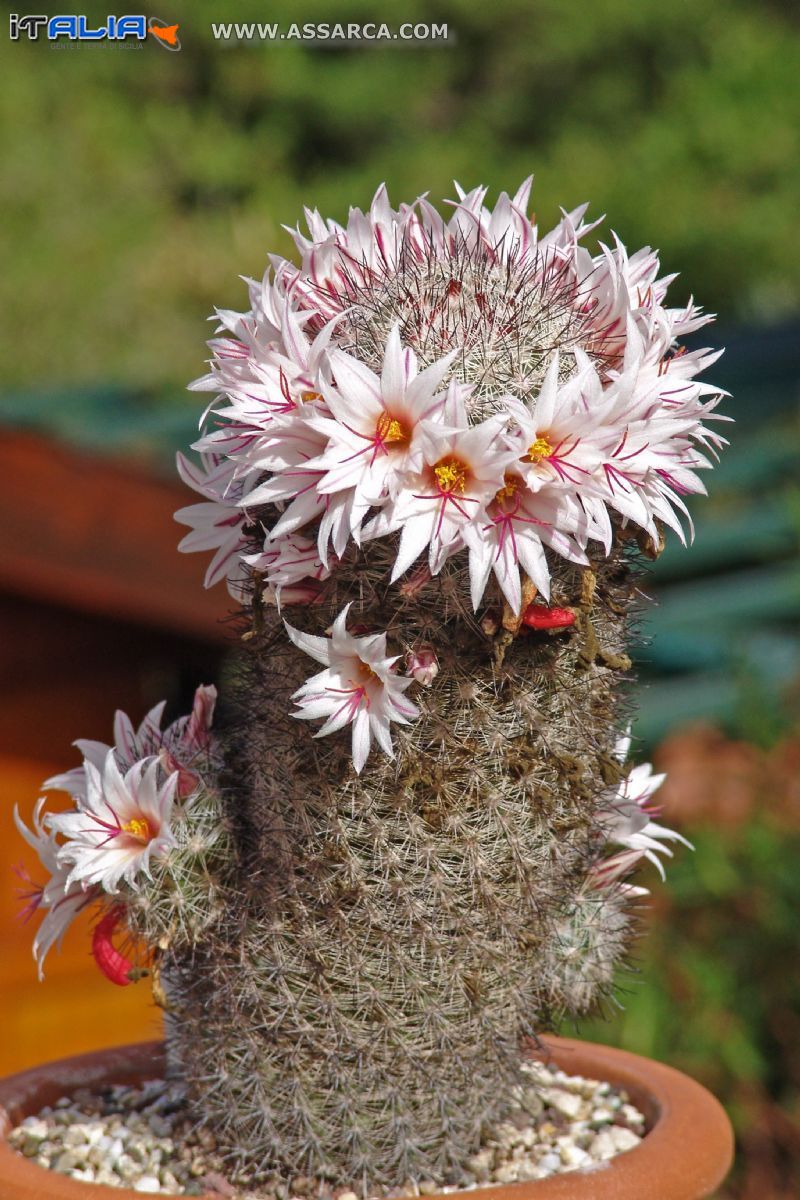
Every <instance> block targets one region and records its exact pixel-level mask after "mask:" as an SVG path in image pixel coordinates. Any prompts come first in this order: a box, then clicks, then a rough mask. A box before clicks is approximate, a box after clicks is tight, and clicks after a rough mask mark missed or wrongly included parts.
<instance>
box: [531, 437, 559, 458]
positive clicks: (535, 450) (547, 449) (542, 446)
mask: <svg viewBox="0 0 800 1200" xmlns="http://www.w3.org/2000/svg"><path fill="white" fill-rule="evenodd" d="M552 453H553V447H552V445H551V444H550V442H549V441H548V440H547V438H546V437H543V436H541V435H540V436H539V437H537V439H536V441H535V442H532V443H531V445H530V446H528V453H527V454H526V455H525V457H526V458H527V460H528V462H532V463H538V462H541V461H542V459H543V458H549V457H550V455H551V454H552Z"/></svg>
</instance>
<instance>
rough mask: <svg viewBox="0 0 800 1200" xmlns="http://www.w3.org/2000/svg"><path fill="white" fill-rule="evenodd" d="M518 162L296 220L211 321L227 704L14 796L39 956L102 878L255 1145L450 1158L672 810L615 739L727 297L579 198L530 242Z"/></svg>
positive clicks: (373, 1158)
mask: <svg viewBox="0 0 800 1200" xmlns="http://www.w3.org/2000/svg"><path fill="white" fill-rule="evenodd" d="M529 188H530V184H529V182H528V183H525V184H524V185H523V186H522V187H521V188H520V190H519V191H518V192H517V194H516V195H515V196H514V197H513V198H510V197H509V196H507V195H505V194H504V195H502V196H501V197H500V199H499V201H498V202H497V204H496V206H495V208H494V210H493V211H489V210H488V209H487V208H486V207H484V198H485V191H484V189H477V190H475V191H473V192H470V193H469V194H464V193H463V192H461V191H460V190H459V192H458V199H457V201H456V202H455V203H454V205H453V212H452V215H451V216H450V218H449V219H448V220H445V219H444V218H443V217H442V216H440V215H439V213H438V212H437V211H436V210H435V209H434V208H433V207H432V206H431V205H430V204H429V203H428V201H427V199H425V198H424V197H423V198H421V199H419V200H417V201H416V202H415V203H414V204H413V205H410V206H405V205H404V206H402V207H401V208H400V209H399V210H398V211H395V210H394V209H392V208H391V207H390V204H389V201H388V198H387V195H386V192H385V190H384V189H382V188H381V189H379V191H378V192H377V194H376V196H375V199H374V201H373V203H372V206H371V208H370V210H369V212H368V213H366V214H365V213H362V212H360V211H359V210H357V209H356V210H352V211H351V213H350V216H349V219H348V222H347V224H346V225H345V226H340V225H337V224H335V223H334V222H330V221H329V222H325V221H323V220H322V218H321V217H320V216H319V214H318V213H316V212H307V213H306V219H307V223H308V236H304V235H302V234H300V233H299V232H298V233H297V234H296V235H295V239H296V243H297V247H298V251H299V257H300V266H297V265H293V264H291V263H290V262H288V261H286V260H284V259H280V258H273V260H272V267H271V269H270V271H269V272H268V273H267V275H266V277H265V278H264V279H263V280H262V281H261V282H252V283H251V284H250V303H251V307H250V311H249V312H247V313H245V314H238V313H232V312H220V313H219V314H218V316H219V320H220V324H221V329H220V333H219V336H218V337H216V338H215V339H214V340H213V341H212V342H211V348H212V351H213V360H212V365H211V371H210V373H209V374H208V375H206V376H205V377H204V378H202V379H201V380H199V381H198V382H197V383H196V384H195V385H194V387H195V388H196V389H199V390H208V391H210V392H212V393H213V394H214V396H215V399H214V400H213V401H212V404H211V408H210V411H209V416H208V420H207V424H206V429H205V432H204V433H203V436H202V437H201V439H200V441H199V442H198V443H197V444H196V446H195V447H194V449H196V450H197V451H199V453H200V455H201V461H200V464H199V465H198V464H197V463H196V462H191V461H188V460H186V459H183V458H181V459H180V462H179V469H180V471H181V475H182V477H183V478H184V479H185V480H186V482H187V483H189V485H190V486H191V487H193V488H194V489H196V490H197V491H199V492H200V493H201V494H202V495H203V496H204V502H203V503H201V504H196V505H193V506H191V507H189V508H186V509H183V510H181V512H180V513H178V514H177V516H178V519H179V520H180V521H182V522H184V523H185V524H188V525H189V526H191V532H190V533H189V534H188V535H187V536H186V537H185V538H184V541H183V542H182V543H181V549H183V550H187V551H190V550H213V551H214V557H213V561H212V563H211V565H210V567H209V570H208V574H207V578H206V583H207V585H208V586H211V585H213V584H214V583H216V582H217V581H219V580H222V579H225V580H227V584H228V587H229V590H230V592H231V594H232V596H233V597H234V598H235V599H236V602H237V605H238V606H239V607H240V609H241V629H240V630H239V632H240V634H241V638H240V641H239V648H238V650H237V651H236V653H235V654H234V655H233V658H232V662H231V665H230V667H229V670H228V672H227V675H226V679H225V685H224V691H223V695H222V697H221V703H220V705H219V709H220V711H219V714H218V716H217V717H216V718H215V719H214V722H213V731H212V710H213V701H214V693H213V689H209V688H201V689H200V690H199V691H198V694H197V700H196V703H195V709H194V712H193V714H192V716H191V717H190V718H184V719H183V721H179V722H176V723H175V724H173V725H171V726H169V727H168V728H167V729H166V730H165V731H162V730H161V722H160V716H161V714H160V712H154V713H153V714H150V715H149V716H148V718H147V719H146V720H145V722H144V724H143V725H142V726H141V727H140V729H139V730H138V731H134V729H133V727H132V726H131V724H130V722H129V721H128V720H127V718H125V717H123V716H121V715H120V716H118V720H117V726H116V729H115V744H114V745H113V746H111V747H107V746H100V745H99V744H97V743H81V744H79V745H80V747H81V749H82V750H83V752H84V756H85V763H84V766H83V767H82V768H78V769H77V770H75V771H72V772H70V773H69V774H67V775H65V776H60V777H58V778H56V779H53V780H50V781H48V784H47V785H46V786H51V787H61V788H65V789H66V790H67V791H69V792H70V793H71V795H72V796H73V798H74V804H75V807H74V810H73V812H72V813H70V814H67V815H61V816H55V815H50V816H47V815H44V816H43V815H42V814H41V812H40V813H38V814H37V818H36V824H35V828H34V831H33V832H31V831H29V830H27V829H26V828H25V827H24V826H21V827H22V829H23V832H24V833H25V835H26V836H27V837H28V839H29V840H30V841H31V842H32V843H33V844H35V845H36V846H37V848H38V849H39V851H40V853H41V856H42V859H43V861H44V862H45V864H46V866H47V867H48V869H49V871H50V872H51V878H50V880H49V882H48V883H47V884H46V885H45V886H44V888H43V889H39V890H35V891H34V894H33V895H32V904H33V905H41V906H43V907H45V908H46V909H47V913H46V916H45V920H44V923H43V925H42V927H41V929H40V932H39V935H38V939H37V945H36V950H37V954H38V957H39V959H40V961H41V959H42V957H43V955H44V953H45V952H46V950H47V948H48V947H49V945H50V944H52V942H53V941H54V940H56V939H57V938H59V937H60V935H61V934H62V933H63V930H64V928H65V927H66V924H67V923H68V921H69V919H70V918H71V916H72V914H73V913H74V911H75V910H76V909H78V908H80V907H81V906H83V905H85V904H89V903H91V904H95V905H97V906H98V908H99V911H100V918H101V919H100V921H99V923H98V925H97V927H96V930H95V947H94V948H95V955H96V957H97V959H98V963H99V964H100V965H101V967H103V969H104V970H105V971H106V973H107V974H109V976H110V977H112V978H114V979H115V981H116V982H117V983H127V982H129V981H130V979H131V978H135V977H137V976H140V975H142V974H144V973H147V972H149V973H151V974H152V975H153V977H154V981H155V984H156V988H155V991H156V996H157V998H158V999H159V1001H160V1002H161V1003H162V1004H163V1005H164V1007H165V1009H166V1011H167V1014H168V1019H167V1032H168V1044H169V1050H170V1054H171V1061H172V1063H173V1066H174V1068H175V1069H176V1070H178V1071H180V1072H181V1073H182V1074H183V1076H184V1078H185V1080H186V1083H187V1086H188V1090H189V1094H190V1097H191V1101H192V1104H193V1106H194V1111H195V1113H196V1114H197V1117H198V1118H199V1119H200V1120H201V1121H203V1122H206V1123H208V1124H210V1125H211V1126H212V1127H213V1129H214V1131H215V1134H216V1136H217V1139H218V1141H219V1142H220V1143H221V1144H222V1146H223V1147H224V1148H225V1150H226V1151H227V1152H228V1154H229V1156H230V1157H231V1158H232V1159H235V1160H238V1161H239V1162H240V1163H241V1164H242V1165H243V1166H244V1167H245V1168H246V1169H247V1170H249V1171H250V1172H251V1173H252V1174H253V1175H258V1173H259V1172H262V1171H265V1170H267V1169H270V1168H273V1167H276V1166H280V1167H284V1168H287V1169H288V1170H290V1171H291V1172H292V1173H294V1174H297V1173H304V1174H312V1175H313V1174H317V1175H321V1176H324V1177H326V1178H333V1179H338V1180H340V1181H349V1182H353V1181H358V1182H363V1185H364V1187H366V1188H369V1187H374V1186H376V1185H391V1184H397V1183H400V1182H403V1181H405V1180H407V1179H414V1178H416V1179H419V1178H422V1177H427V1178H432V1179H435V1180H438V1181H447V1182H458V1180H459V1177H460V1176H459V1169H460V1164H463V1162H464V1160H465V1158H466V1157H467V1156H468V1155H469V1154H470V1153H471V1152H472V1151H474V1150H475V1149H476V1147H477V1145H478V1141H479V1138H480V1132H481V1127H482V1125H483V1124H484V1123H485V1122H486V1121H487V1120H489V1119H491V1118H493V1117H498V1116H500V1115H502V1110H503V1108H504V1106H505V1105H507V1104H508V1102H509V1098H510V1097H511V1096H513V1095H514V1093H515V1089H516V1086H517V1084H518V1081H519V1063H520V1054H521V1049H522V1047H523V1044H524V1043H525V1041H526V1040H529V1039H532V1038H536V1036H537V1034H539V1033H540V1032H541V1031H543V1030H546V1029H549V1028H552V1026H553V1024H554V1023H556V1022H557V1021H558V1020H559V1019H560V1018H561V1017H562V1016H563V1015H565V1014H580V1013H584V1012H586V1011H587V1010H589V1009H590V1008H591V1007H592V1006H593V1005H594V1004H595V1003H596V1002H597V1000H598V998H600V997H603V996H605V995H607V994H608V993H610V992H611V990H612V988H613V983H614V976H615V971H616V969H617V968H618V966H619V965H620V964H621V963H622V962H624V956H625V950H626V946H627V944H628V943H629V940H630V936H631V926H632V923H633V918H634V905H635V902H636V900H637V898H638V897H639V896H641V895H642V894H643V893H644V891H645V889H643V888H642V887H640V886H634V885H633V884H631V883H630V882H629V881H628V877H629V875H630V873H631V871H632V870H633V868H634V867H635V866H636V864H637V863H638V862H639V861H640V860H641V859H642V858H648V859H650V860H651V861H653V862H654V863H656V865H657V866H658V867H659V869H661V860H660V858H659V855H663V854H669V853H670V848H669V845H668V843H669V842H671V841H674V840H675V839H678V835H677V834H675V833H673V832H672V831H671V830H668V829H666V828H665V827H663V826H662V825H660V824H658V823H656V821H654V820H653V815H654V810H653V809H652V807H651V805H650V798H651V796H652V794H653V793H654V792H655V790H656V788H657V787H658V785H659V783H660V782H661V780H660V778H659V777H658V776H653V775H651V773H650V769H649V767H637V768H634V769H632V770H631V769H630V767H629V766H628V765H627V757H628V747H629V741H628V738H627V735H626V728H627V725H628V721H629V716H630V698H629V694H628V691H627V683H628V680H629V677H630V666H631V663H630V659H629V657H628V654H627V646H628V642H629V639H630V636H631V624H632V622H635V612H636V608H637V604H638V603H639V598H640V595H641V594H640V592H639V590H638V579H639V576H640V572H641V563H642V560H643V559H644V558H647V557H653V556H655V555H656V554H658V552H659V550H660V548H661V545H662V537H663V528H664V526H670V527H671V528H672V529H673V530H674V531H675V533H676V534H677V536H679V537H681V538H684V531H683V528H682V519H688V514H687V513H686V509H685V506H684V503H683V500H682V496H684V495H685V494H687V493H693V492H701V491H703V490H704V489H703V486H702V483H701V481H700V478H699V476H698V474H697V471H698V470H699V469H700V468H704V467H708V466H709V465H710V463H709V459H708V457H707V454H708V452H711V453H712V454H713V453H714V452H715V451H716V450H717V449H718V448H719V447H720V446H721V445H722V444H723V441H724V439H722V438H721V437H720V436H719V435H718V434H717V433H716V432H714V431H713V426H711V425H709V424H708V422H710V421H712V419H715V418H716V419H719V418H718V414H717V413H716V411H715V409H716V406H717V404H718V401H719V398H720V393H719V391H718V389H715V388H713V387H712V386H710V385H708V384H706V383H703V382H699V381H698V380H697V378H696V376H697V375H698V373H699V372H700V371H702V370H703V369H704V368H705V367H706V366H708V365H709V364H710V363H711V362H712V361H713V360H714V358H715V357H716V356H715V355H714V354H712V353H710V352H709V351H704V350H700V351H692V352H689V353H686V352H684V350H683V349H682V348H681V346H680V345H679V339H680V338H681V337H682V336H683V335H685V334H687V333H689V332H691V331H693V330H696V329H698V328H699V327H700V326H702V325H703V324H705V322H706V321H707V320H708V319H709V318H708V317H705V316H703V315H701V313H700V310H699V309H698V308H696V307H695V305H694V304H693V303H690V304H689V305H688V306H687V307H686V308H684V309H675V308H668V307H665V293H666V290H667V284H668V282H669V280H668V279H659V278H658V259H657V257H656V255H655V254H654V253H653V252H652V251H650V250H649V249H645V250H642V251H639V252H638V253H637V254H635V255H633V256H631V257H629V256H628V255H627V253H626V251H625V249H624V247H623V246H622V245H621V244H620V243H619V242H618V241H617V242H615V244H614V246H613V247H612V248H608V247H605V246H603V247H602V248H601V251H600V253H598V254H597V255H595V256H594V257H592V255H590V253H589V252H588V251H587V250H586V249H585V248H584V247H583V241H584V239H585V237H586V235H587V234H588V233H589V232H590V230H591V229H593V228H594V226H591V225H587V224H585V223H584V220H583V213H584V210H583V209H578V210H576V211H575V212H572V213H569V214H567V215H564V217H563V219H562V220H561V221H560V223H559V224H558V225H557V226H556V228H555V229H554V230H553V231H552V232H550V233H548V234H547V235H546V236H543V237H540V236H539V235H538V231H537V229H536V226H535V225H534V224H533V223H532V222H531V220H530V219H529V218H528V216H527V202H528V193H529ZM297 718H299V719H300V720H297ZM117 926H119V927H120V928H122V927H123V926H124V927H126V928H127V930H128V931H129V932H130V933H131V934H132V935H134V937H135V941H136V944H137V945H138V946H139V947H140V948H141V949H140V952H139V954H140V958H139V960H137V959H136V958H135V956H134V957H133V958H130V959H129V958H126V957H123V956H122V955H121V953H120V952H119V951H118V950H117V949H116V947H115V946H114V944H113V942H112V941H111V935H112V934H113V933H114V930H115V928H116V927H117Z"/></svg>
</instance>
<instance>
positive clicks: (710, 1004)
mask: <svg viewBox="0 0 800 1200" xmlns="http://www.w3.org/2000/svg"><path fill="white" fill-rule="evenodd" d="M767 803H769V802H767ZM684 832H685V833H686V834H687V836H689V837H690V838H691V839H692V840H693V842H694V844H695V847H696V853H695V854H693V855H688V854H687V855H682V856H678V857H676V859H675V861H674V863H672V864H670V869H669V886H668V889H667V890H666V892H665V893H662V896H661V897H660V900H661V903H660V904H659V905H658V907H657V908H656V910H655V914H654V916H653V918H652V919H651V920H649V921H648V926H649V929H648V932H647V935H646V937H645V938H644V939H643V941H642V943H641V946H640V955H639V962H638V966H639V969H640V971H641V981H640V982H639V983H634V984H633V985H632V986H630V985H629V987H628V995H627V997H625V998H624V1006H625V1008H624V1012H623V1013H622V1015H621V1016H620V1017H618V1018H617V1019H615V1020H614V1022H613V1023H611V1024H607V1023H599V1022H598V1023H595V1024H591V1025H590V1024H589V1023H586V1024H582V1026H581V1035H582V1036H586V1037H589V1038H597V1039H598V1040H601V1041H605V1042H612V1043H614V1044H616V1045H620V1046H623V1047H624V1048H625V1049H628V1050H633V1051H635V1052H636V1053H639V1054H646V1055H649V1056H651V1057H653V1058H657V1059H661V1060H662V1061H664V1062H669V1063H670V1064H672V1065H673V1066H676V1067H678V1068H680V1069H682V1070H685V1071H687V1072H688V1073H689V1074H691V1075H693V1076H695V1077H696V1078H697V1079H700V1080H701V1081H702V1082H704V1083H705V1084H707V1086H708V1087H710V1088H711V1089H712V1091H714V1093H715V1094H716V1095H717V1096H718V1097H719V1098H720V1100H721V1101H722V1102H723V1103H724V1104H725V1105H726V1107H727V1108H728V1110H729V1112H730V1114H731V1116H732V1118H733V1120H734V1123H735V1125H736V1127H737V1133H738V1135H739V1138H740V1149H741V1156H740V1160H739V1165H738V1168H737V1173H736V1176H735V1180H734V1183H733V1184H732V1185H731V1188H732V1190H731V1192H730V1193H726V1194H730V1195H737V1196H738V1195H748V1196H750V1195H752V1196H757V1195H764V1196H766V1195H770V1196H775V1197H776V1198H777V1197H784V1196H786V1197H789V1196H795V1195H797V1191H798V1188H800V1162H799V1161H798V1159H797V1154H796V1147H795V1148H794V1150H793V1149H792V1146H793V1142H792V1138H791V1136H789V1131H790V1129H791V1123H792V1114H794V1115H795V1116H797V1115H798V1114H800V1055H799V1054H798V1017H797V1014H798V1012H800V976H798V973H797V970H796V963H797V913H798V911H800V873H798V870H797V861H798V855H800V830H798V829H797V828H796V823H795V824H794V825H792V826H789V827H787V824H786V821H785V819H784V820H779V819H776V817H775V816H774V815H772V814H771V813H770V811H769V808H768V807H767V804H765V805H764V807H763V808H762V809H761V810H755V811H754V812H753V814H752V815H751V816H750V817H749V818H748V819H747V820H746V822H745V823H744V824H742V825H736V826H730V825H722V826H720V825H717V824H715V827H711V826H710V825H708V824H706V825H701V826H699V827H697V828H692V827H691V826H690V827H688V828H685V829H684ZM784 1114H785V1115H784Z"/></svg>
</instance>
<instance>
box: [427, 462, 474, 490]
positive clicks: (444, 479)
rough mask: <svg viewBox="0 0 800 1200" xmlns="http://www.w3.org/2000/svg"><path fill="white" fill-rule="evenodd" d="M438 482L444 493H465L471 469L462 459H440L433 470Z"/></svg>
mask: <svg viewBox="0 0 800 1200" xmlns="http://www.w3.org/2000/svg"><path fill="white" fill-rule="evenodd" d="M433 473H434V475H435V476H436V482H437V483H438V484H439V488H440V490H441V491H443V492H447V493H448V494H450V495H452V493H453V492H463V491H464V488H465V487H466V485H467V476H468V475H469V467H468V466H467V465H466V463H463V462H462V461H461V459H460V458H440V459H439V461H438V463H437V464H436V466H435V467H434V468H433Z"/></svg>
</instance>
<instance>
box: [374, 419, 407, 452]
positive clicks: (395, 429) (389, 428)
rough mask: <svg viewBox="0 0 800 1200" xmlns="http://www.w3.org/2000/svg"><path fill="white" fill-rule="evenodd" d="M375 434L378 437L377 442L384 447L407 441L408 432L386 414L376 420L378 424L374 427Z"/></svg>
mask: <svg viewBox="0 0 800 1200" xmlns="http://www.w3.org/2000/svg"><path fill="white" fill-rule="evenodd" d="M375 433H376V434H377V436H378V440H379V441H381V442H383V443H384V445H386V444H390V443H395V444H397V443H402V442H407V441H408V431H407V430H406V429H405V427H404V426H403V424H402V423H401V422H400V421H398V419H397V417H393V416H392V415H391V413H388V412H382V413H381V415H380V417H379V418H378V424H377V425H376V426H375Z"/></svg>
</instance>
